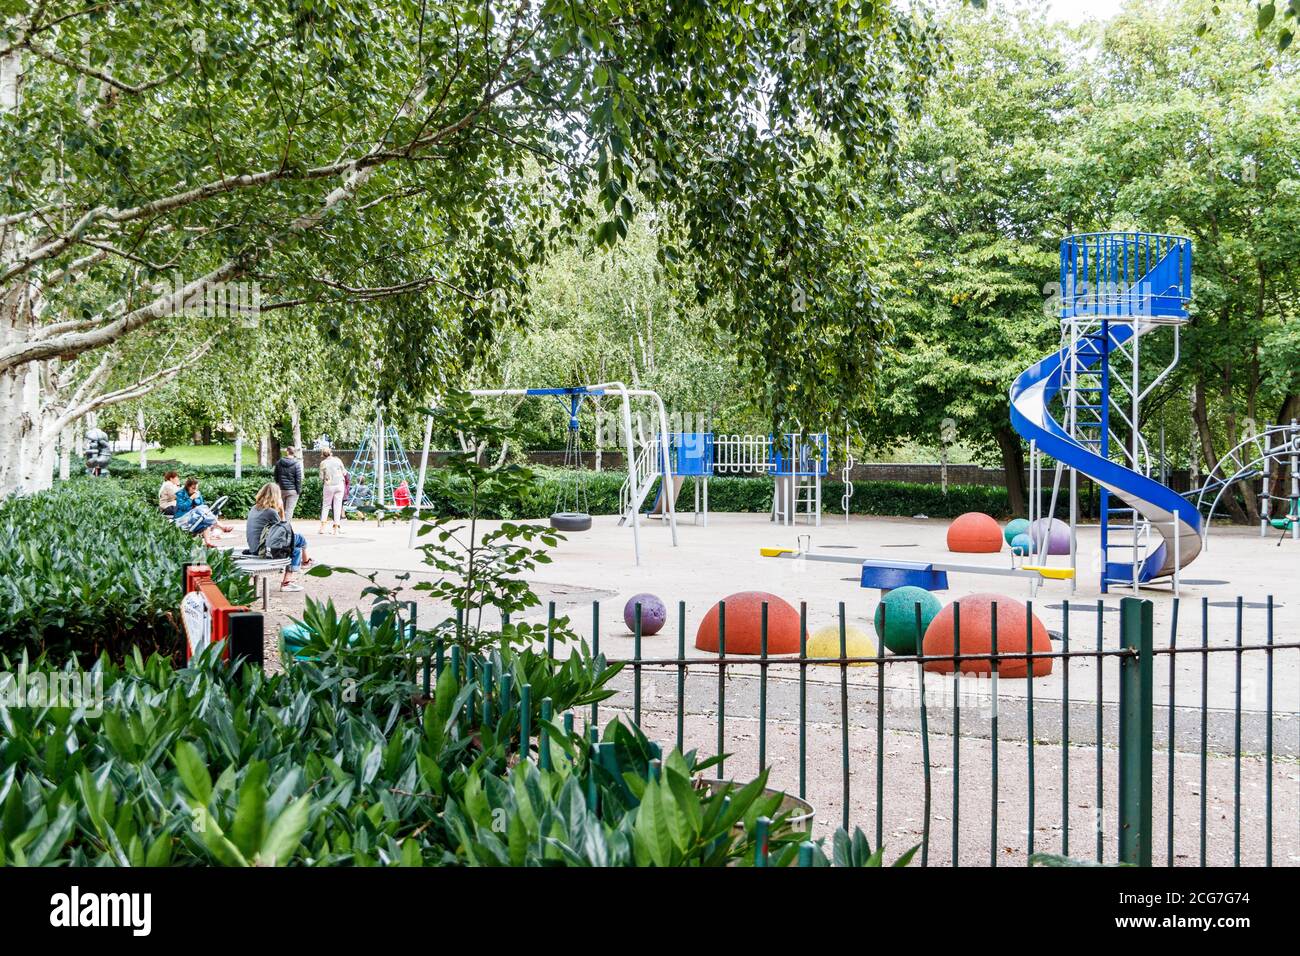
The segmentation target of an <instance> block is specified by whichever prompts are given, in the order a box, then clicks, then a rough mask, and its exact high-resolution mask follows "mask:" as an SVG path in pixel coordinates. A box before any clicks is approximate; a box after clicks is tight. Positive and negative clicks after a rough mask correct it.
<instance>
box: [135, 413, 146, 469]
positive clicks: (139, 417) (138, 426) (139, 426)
mask: <svg viewBox="0 0 1300 956" xmlns="http://www.w3.org/2000/svg"><path fill="white" fill-rule="evenodd" d="M135 430H136V431H138V432H139V433H140V470H141V471H144V470H145V469H147V468H148V467H149V449H148V442H147V441H145V433H144V409H143V408H137V409H136V410H135Z"/></svg>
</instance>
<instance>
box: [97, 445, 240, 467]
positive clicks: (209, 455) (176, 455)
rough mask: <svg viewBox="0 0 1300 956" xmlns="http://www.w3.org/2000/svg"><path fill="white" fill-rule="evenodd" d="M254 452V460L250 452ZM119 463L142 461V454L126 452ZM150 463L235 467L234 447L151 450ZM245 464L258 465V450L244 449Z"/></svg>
mask: <svg viewBox="0 0 1300 956" xmlns="http://www.w3.org/2000/svg"><path fill="white" fill-rule="evenodd" d="M250 451H252V460H251V461H250V460H249V452H250ZM115 457H116V458H117V459H118V460H119V461H129V462H132V463H135V462H138V461H139V460H140V452H139V451H138V450H137V451H124V452H122V453H121V454H120V455H117V456H115ZM149 461H151V462H155V461H179V462H181V463H182V464H185V465H230V466H231V467H232V468H233V467H234V465H235V446H234V445H169V446H168V447H166V448H158V449H150V450H149ZM244 463H245V464H257V449H256V448H253V449H249V448H248V447H245V448H244Z"/></svg>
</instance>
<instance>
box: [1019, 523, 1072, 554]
mask: <svg viewBox="0 0 1300 956" xmlns="http://www.w3.org/2000/svg"><path fill="white" fill-rule="evenodd" d="M1049 521H1050V522H1051V524H1048V522H1049ZM1044 532H1046V534H1047V553H1048V554H1069V553H1070V526H1069V525H1068V524H1066V523H1065V522H1064V521H1062V520H1061V519H1060V518H1039V519H1038V520H1037V521H1035V522H1034V523H1033V524H1032V525H1030V527H1029V537H1030V540H1031V541H1033V543H1034V553H1035V554H1037V553H1038V549H1039V548H1040V547H1041V546H1042V542H1043V534H1044Z"/></svg>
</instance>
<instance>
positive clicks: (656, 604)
mask: <svg viewBox="0 0 1300 956" xmlns="http://www.w3.org/2000/svg"><path fill="white" fill-rule="evenodd" d="M638 603H640V605H641V633H642V634H643V635H645V636H647V637H648V636H649V635H651V634H658V633H659V631H660V629H661V628H662V627H663V626H664V621H666V620H667V619H668V609H667V608H665V607H664V602H663V601H661V600H659V599H658V598H657V597H655V596H654V595H653V594H634V595H632V596H631V597H630V598H628V599H627V603H626V604H624V605H623V623H624V624H626V625H627V629H628V630H629V631H631V632H632V633H633V634H635V633H636V606H637V604H638Z"/></svg>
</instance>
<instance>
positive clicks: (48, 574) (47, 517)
mask: <svg viewBox="0 0 1300 956" xmlns="http://www.w3.org/2000/svg"><path fill="white" fill-rule="evenodd" d="M197 540H198V539H196V538H192V537H191V536H190V535H188V534H185V533H184V532H181V531H178V530H177V529H176V528H175V527H174V526H173V525H172V523H171V522H170V521H167V520H166V519H165V518H163V517H162V516H161V515H160V514H159V513H158V509H157V507H156V506H153V505H150V504H148V503H145V502H141V501H139V500H136V499H135V497H134V496H133V495H129V494H126V493H124V492H123V489H122V488H120V487H119V486H118V484H117V482H116V481H114V480H113V479H111V478H110V479H94V480H86V481H77V482H69V483H66V484H62V485H60V486H58V487H57V488H55V489H54V490H52V491H47V492H43V493H41V494H37V495H31V496H27V497H13V498H10V499H8V500H6V501H5V502H3V503H2V504H0V648H3V649H6V650H13V649H18V648H22V649H26V650H28V651H30V652H32V653H33V654H39V653H41V652H43V651H44V652H49V654H50V655H51V656H52V657H53V658H56V659H58V658H62V657H63V656H65V655H70V654H83V655H86V656H87V659H89V660H93V659H94V658H96V657H97V656H99V654H100V653H107V654H108V655H109V657H110V658H112V659H114V660H121V659H122V658H123V657H125V656H127V655H128V654H130V652H131V650H132V649H134V648H139V649H140V650H141V651H142V652H143V653H145V654H152V653H154V652H158V653H161V654H163V655H166V656H177V655H178V654H180V653H181V651H182V650H183V646H184V645H183V643H182V637H181V633H180V629H179V620H178V613H179V605H180V600H181V588H182V577H183V572H182V566H183V565H184V564H185V563H186V562H187V561H189V560H190V559H191V556H192V555H193V554H194V549H195V547H196V544H197ZM205 560H206V561H207V562H208V563H209V564H210V565H211V567H212V571H213V578H214V580H215V581H216V583H217V584H218V585H219V586H220V587H221V588H222V590H223V591H224V592H225V593H226V595H227V596H229V597H230V598H231V600H233V601H236V602H244V601H247V600H251V598H252V589H251V587H250V586H249V585H248V583H247V579H246V578H244V577H242V576H240V575H239V574H237V573H236V572H235V570H234V567H233V564H232V563H231V561H230V558H229V556H228V555H226V554H225V553H224V552H214V551H207V552H206V553H205Z"/></svg>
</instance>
